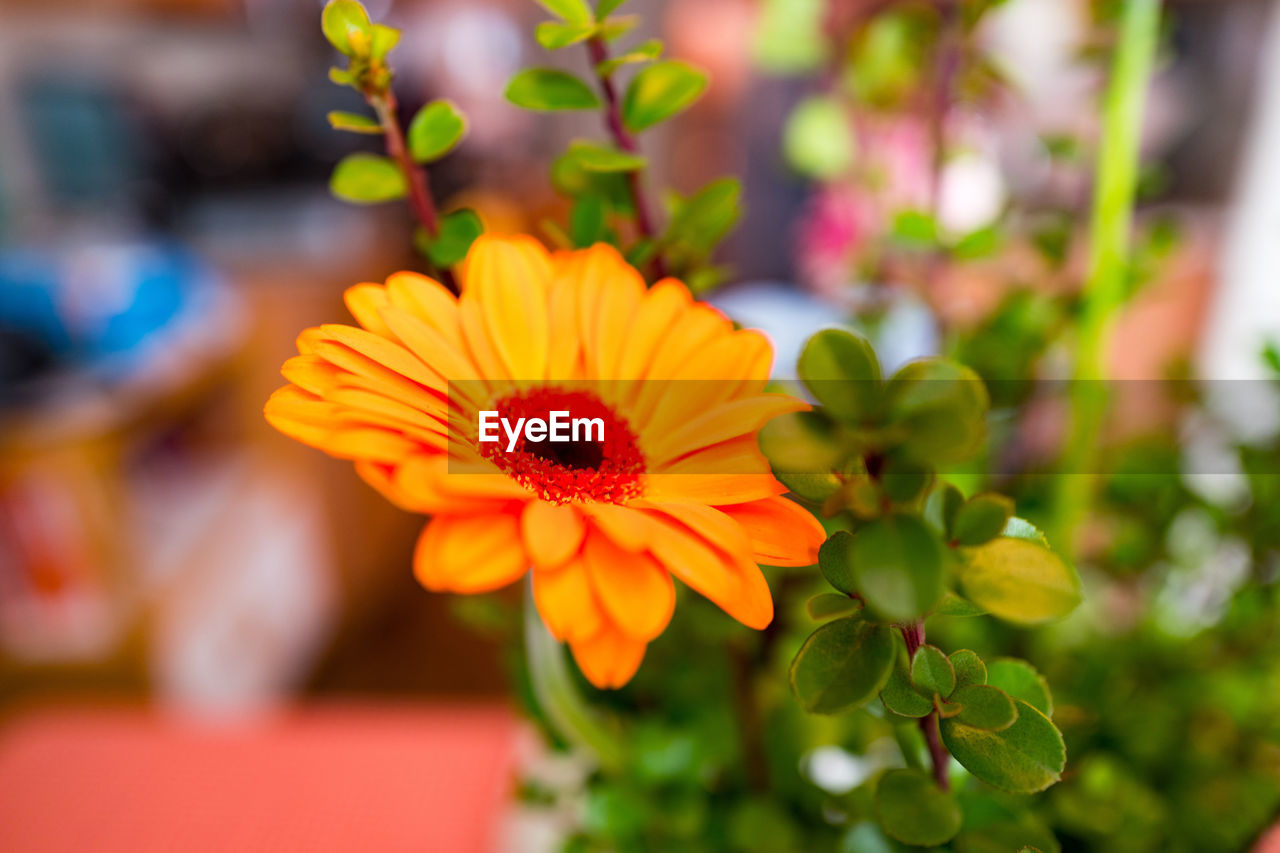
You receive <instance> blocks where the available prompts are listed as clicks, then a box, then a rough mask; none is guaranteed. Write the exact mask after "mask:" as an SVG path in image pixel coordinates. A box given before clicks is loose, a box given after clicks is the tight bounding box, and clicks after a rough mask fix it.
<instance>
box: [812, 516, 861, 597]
mask: <svg viewBox="0 0 1280 853" xmlns="http://www.w3.org/2000/svg"><path fill="white" fill-rule="evenodd" d="M852 546H853V534H852V533H850V532H849V531H847V530H837V531H836V532H835V533H833V534H832V535H831V538H830V539H828V540H827V541H826V542H823V543H822V547H820V548H819V549H818V568H819V569H820V570H821V571H822V576H823V577H824V578H826V579H827V583H829V584H831V585H832V586H834V587H835V588H836V589H838V590H840V591H841V592H843V593H844V594H845V595H853V594H854V593H855V592H857V587H856V585H855V584H854V580H853V557H852V556H851V555H850V549H851V548H852Z"/></svg>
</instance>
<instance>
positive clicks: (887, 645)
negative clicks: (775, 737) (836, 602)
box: [791, 619, 894, 714]
mask: <svg viewBox="0 0 1280 853" xmlns="http://www.w3.org/2000/svg"><path fill="white" fill-rule="evenodd" d="M893 657H894V649H893V633H892V630H891V629H890V628H889V626H887V625H872V624H871V623H869V622H864V621H862V620H861V619H837V620H836V621H834V622H828V623H827V624H825V625H823V626H821V627H820V628H818V630H816V631H814V632H813V633H812V634H810V635H809V639H807V640H805V642H804V645H803V646H801V647H800V651H799V653H798V654H797V655H796V657H795V660H794V661H792V662H791V689H792V691H794V693H795V695H796V698H797V699H798V700H799V702H800V707H802V708H804V709H805V710H806V711H809V712H810V713H814V714H835V713H838V712H840V711H844V710H848V709H851V708H856V707H858V706H860V705H863V704H865V703H866V702H868V701H870V700H871V699H872V698H873V697H874V696H875V695H876V694H877V693H879V692H880V688H882V687H883V686H884V683H885V681H886V680H888V678H889V673H890V672H891V671H892V670H893Z"/></svg>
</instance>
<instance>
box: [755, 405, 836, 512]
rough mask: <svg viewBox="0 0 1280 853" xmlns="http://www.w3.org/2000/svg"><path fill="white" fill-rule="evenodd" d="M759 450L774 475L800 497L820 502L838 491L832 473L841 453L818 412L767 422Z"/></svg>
mask: <svg viewBox="0 0 1280 853" xmlns="http://www.w3.org/2000/svg"><path fill="white" fill-rule="evenodd" d="M760 450H761V451H763V452H764V455H765V456H767V457H768V458H769V462H770V464H772V466H773V471H774V476H776V477H777V478H778V479H779V480H781V481H782V482H783V484H785V485H786V487H787V488H788V489H790V490H791V491H792V492H794V493H795V494H797V495H800V496H801V497H805V498H808V499H809V500H813V501H823V500H826V499H827V497H829V496H830V495H832V494H834V493H835V491H836V490H837V489H839V488H840V480H839V479H838V478H837V477H836V476H835V474H833V473H832V472H833V471H834V470H836V469H837V468H838V467H839V466H840V463H841V461H842V459H843V458H844V455H845V454H844V451H843V449H842V448H841V447H840V444H839V442H838V440H837V437H836V435H835V425H834V424H833V423H832V421H831V420H830V419H829V418H827V417H826V416H825V415H824V414H823V413H822V412H816V411H808V412H793V413H791V414H786V415H781V416H779V417H776V418H774V419H773V420H771V421H769V422H768V423H767V424H765V425H764V428H763V429H761V430H760Z"/></svg>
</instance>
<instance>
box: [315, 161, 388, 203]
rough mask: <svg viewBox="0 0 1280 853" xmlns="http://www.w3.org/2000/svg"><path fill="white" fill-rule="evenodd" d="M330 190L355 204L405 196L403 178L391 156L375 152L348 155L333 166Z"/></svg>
mask: <svg viewBox="0 0 1280 853" xmlns="http://www.w3.org/2000/svg"><path fill="white" fill-rule="evenodd" d="M329 189H330V190H331V191H332V192H333V194H334V195H336V196H337V197H338V198H340V199H343V200H344V201H350V202H355V203H356V204H376V203H378V202H382V201H393V200H395V199H398V198H404V194H405V189H406V185H405V179H404V173H403V172H401V171H400V167H399V166H397V165H396V164H395V163H394V162H393V161H392V160H391V159H389V158H387V157H383V156H381V155H378V154H364V153H360V154H348V155H347V156H346V157H344V158H342V160H341V162H339V163H338V165H337V166H336V167H334V170H333V175H332V177H331V178H330V179H329Z"/></svg>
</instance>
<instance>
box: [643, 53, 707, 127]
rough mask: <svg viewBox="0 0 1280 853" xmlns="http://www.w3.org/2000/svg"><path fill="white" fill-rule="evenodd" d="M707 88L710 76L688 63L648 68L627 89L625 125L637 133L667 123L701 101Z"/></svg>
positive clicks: (656, 65) (672, 61)
mask: <svg viewBox="0 0 1280 853" xmlns="http://www.w3.org/2000/svg"><path fill="white" fill-rule="evenodd" d="M706 88H707V75H706V73H705V72H703V71H701V70H699V69H697V68H694V67H693V66H692V65H688V64H686V63H684V62H677V61H675V60H667V61H665V62H657V63H654V64H653V65H650V66H649V67H648V68H645V69H644V70H643V71H641V72H640V73H639V74H637V75H636V76H635V77H634V78H633V79H632V80H631V85H630V86H628V87H627V94H626V96H625V97H624V98H623V99H622V121H623V124H625V125H626V126H627V129H628V130H630V131H632V132H635V131H640V130H644V129H645V128H647V127H652V126H653V125H655V124H657V123H658V122H661V121H666V120H667V119H669V118H671V117H672V116H673V115H676V114H677V113H679V112H681V111H683V110H684V109H685V108H686V107H688V106H689V105H690V104H692V103H693V102H694V101H696V100H697V99H698V96H699V95H701V94H702V92H703V90H704V89H706Z"/></svg>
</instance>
